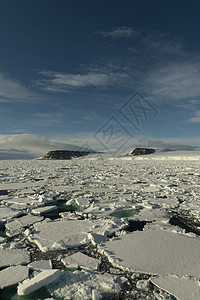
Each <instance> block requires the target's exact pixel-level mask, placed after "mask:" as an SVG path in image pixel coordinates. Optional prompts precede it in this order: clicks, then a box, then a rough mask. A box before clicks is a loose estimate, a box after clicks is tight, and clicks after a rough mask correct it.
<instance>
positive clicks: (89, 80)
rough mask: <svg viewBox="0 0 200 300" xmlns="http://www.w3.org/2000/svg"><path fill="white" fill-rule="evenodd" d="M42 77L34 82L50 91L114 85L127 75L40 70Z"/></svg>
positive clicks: (67, 90)
mask: <svg viewBox="0 0 200 300" xmlns="http://www.w3.org/2000/svg"><path fill="white" fill-rule="evenodd" d="M40 74H41V75H42V76H43V77H44V78H43V79H41V80H39V81H37V82H36V84H37V85H38V86H39V87H40V88H42V89H44V90H46V91H52V92H69V91H72V90H73V89H75V90H76V89H81V88H87V87H94V88H103V87H108V86H113V85H116V84H117V83H118V82H119V81H121V80H126V78H127V75H126V74H124V73H112V72H108V73H102V72H99V73H97V72H89V73H86V74H64V73H59V72H52V71H41V72H40Z"/></svg>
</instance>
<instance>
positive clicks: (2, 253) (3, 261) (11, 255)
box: [0, 249, 30, 268]
mask: <svg viewBox="0 0 200 300" xmlns="http://www.w3.org/2000/svg"><path fill="white" fill-rule="evenodd" d="M29 262H30V255H29V254H28V252H27V251H25V250H17V249H0V268H2V267H7V266H12V265H20V264H28V263H29Z"/></svg>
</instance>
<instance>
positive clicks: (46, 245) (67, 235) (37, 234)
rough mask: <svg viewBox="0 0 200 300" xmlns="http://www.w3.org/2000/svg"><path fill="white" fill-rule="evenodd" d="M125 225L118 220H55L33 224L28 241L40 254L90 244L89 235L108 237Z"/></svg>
mask: <svg viewBox="0 0 200 300" xmlns="http://www.w3.org/2000/svg"><path fill="white" fill-rule="evenodd" d="M125 225H126V224H125V223H124V222H121V221H120V220H116V221H114V220H107V219H102V220H56V221H54V222H48V221H43V222H41V223H36V224H34V229H35V230H33V232H32V233H31V234H30V235H28V239H29V240H30V241H31V242H32V243H35V244H36V245H37V246H38V247H39V249H40V250H41V251H42V252H47V251H51V250H60V249H68V248H73V247H77V246H81V245H84V244H88V243H90V242H91V240H90V237H89V236H88V234H89V233H97V234H99V235H103V236H106V235H109V234H112V233H113V232H115V231H118V230H120V229H123V228H124V227H125Z"/></svg>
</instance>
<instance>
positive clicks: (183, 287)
mask: <svg viewBox="0 0 200 300" xmlns="http://www.w3.org/2000/svg"><path fill="white" fill-rule="evenodd" d="M151 282H152V283H153V284H154V285H156V286H157V287H159V288H160V289H162V290H164V291H166V292H168V293H169V294H171V295H173V296H175V297H176V299H177V300H188V299H190V300H197V299H200V283H199V281H197V280H195V279H191V278H187V277H183V278H181V277H177V276H171V275H163V276H159V277H157V278H152V279H151Z"/></svg>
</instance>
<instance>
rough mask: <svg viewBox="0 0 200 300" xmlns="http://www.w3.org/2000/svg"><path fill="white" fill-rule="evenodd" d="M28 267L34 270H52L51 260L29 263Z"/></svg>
mask: <svg viewBox="0 0 200 300" xmlns="http://www.w3.org/2000/svg"><path fill="white" fill-rule="evenodd" d="M28 267H30V268H31V269H34V270H39V271H41V270H50V269H52V262H51V260H36V261H33V262H31V263H30V264H29V265H28Z"/></svg>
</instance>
